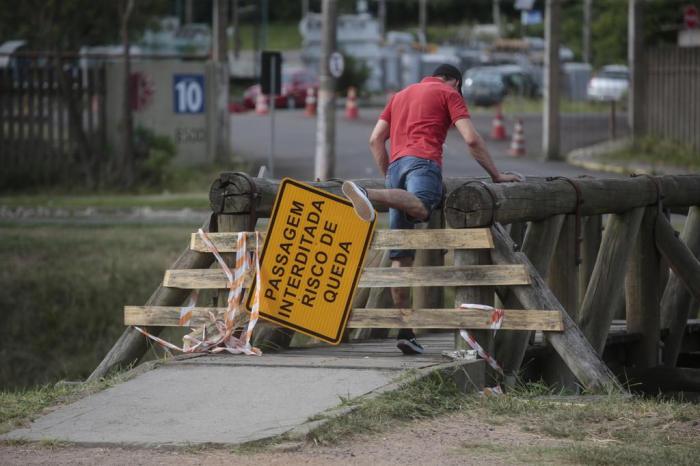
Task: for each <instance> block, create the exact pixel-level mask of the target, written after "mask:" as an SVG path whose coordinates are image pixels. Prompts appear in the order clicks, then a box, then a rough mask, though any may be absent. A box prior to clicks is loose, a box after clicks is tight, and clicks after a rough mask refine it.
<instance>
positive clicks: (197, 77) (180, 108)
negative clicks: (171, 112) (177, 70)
mask: <svg viewBox="0 0 700 466" xmlns="http://www.w3.org/2000/svg"><path fill="white" fill-rule="evenodd" d="M173 107H174V109H175V113H204V75H202V74H176V75H174V76H173Z"/></svg>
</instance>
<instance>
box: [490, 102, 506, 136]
mask: <svg viewBox="0 0 700 466" xmlns="http://www.w3.org/2000/svg"><path fill="white" fill-rule="evenodd" d="M491 139H494V140H496V141H505V140H506V139H508V134H506V127H505V126H504V125H503V114H502V113H501V106H500V105H499V106H498V107H496V116H495V117H494V118H493V121H492V122H491Z"/></svg>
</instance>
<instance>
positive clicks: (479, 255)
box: [455, 249, 493, 354]
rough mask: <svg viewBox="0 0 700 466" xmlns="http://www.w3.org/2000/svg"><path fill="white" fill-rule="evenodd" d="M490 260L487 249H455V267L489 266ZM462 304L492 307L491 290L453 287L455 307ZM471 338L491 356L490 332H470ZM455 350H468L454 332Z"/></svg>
mask: <svg viewBox="0 0 700 466" xmlns="http://www.w3.org/2000/svg"><path fill="white" fill-rule="evenodd" d="M490 263H491V258H490V255H489V251H488V249H470V250H468V249H455V266H462V265H484V264H490ZM463 303H470V304H485V305H487V306H493V288H491V287H483V286H482V287H477V286H458V287H455V307H459V306H460V305H461V304H463ZM470 333H471V334H472V336H473V337H474V338H475V339H476V341H478V342H479V344H480V345H481V347H482V348H484V349H485V350H486V351H488V352H489V353H490V354H493V348H492V347H493V338H492V333H491V331H488V330H479V331H471V332H470ZM455 349H470V348H469V345H467V342H465V341H464V339H463V338H462V337H461V336H460V335H459V331H456V332H455Z"/></svg>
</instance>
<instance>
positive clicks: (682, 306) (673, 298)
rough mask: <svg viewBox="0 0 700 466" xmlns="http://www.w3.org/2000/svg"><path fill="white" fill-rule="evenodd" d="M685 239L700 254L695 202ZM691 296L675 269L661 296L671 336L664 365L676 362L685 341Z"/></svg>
mask: <svg viewBox="0 0 700 466" xmlns="http://www.w3.org/2000/svg"><path fill="white" fill-rule="evenodd" d="M681 241H683V242H684V243H685V244H686V245H687V246H688V249H690V250H691V251H692V252H693V254H694V255H695V257H700V206H693V207H691V208H690V211H689V212H688V218H687V219H686V221H685V226H684V227H683V233H682V234H681ZM691 306H692V297H691V295H690V293H689V292H688V289H687V288H686V287H685V285H684V284H683V282H682V281H681V279H680V278H679V277H678V276H677V275H676V274H675V273H672V274H671V275H670V277H669V279H668V284H667V285H666V289H665V291H664V292H663V296H662V298H661V327H662V328H668V329H669V337H668V338H667V339H666V341H665V342H664V344H665V347H664V365H666V366H671V367H673V366H675V365H676V361H677V360H678V354H679V353H680V350H681V343H682V342H683V334H684V331H685V327H686V323H687V320H688V315H689V314H690V311H691Z"/></svg>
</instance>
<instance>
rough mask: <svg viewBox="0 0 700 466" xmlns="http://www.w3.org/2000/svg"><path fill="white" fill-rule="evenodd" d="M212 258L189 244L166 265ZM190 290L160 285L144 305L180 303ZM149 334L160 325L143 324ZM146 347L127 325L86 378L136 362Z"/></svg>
mask: <svg viewBox="0 0 700 466" xmlns="http://www.w3.org/2000/svg"><path fill="white" fill-rule="evenodd" d="M202 229H204V230H205V231H207V230H209V221H207V222H206V223H205V224H204V225H202ZM213 262H214V256H213V255H212V254H206V253H201V252H195V251H192V250H190V248H189V246H188V247H187V248H186V249H185V250H184V251H183V252H182V253H181V254H180V257H178V258H177V260H176V261H175V262H174V263H173V265H171V266H170V268H171V269H206V268H207V267H209V266H210V265H211V264H212V263H213ZM189 294H190V290H181V289H179V288H166V287H164V286H162V285H160V286H159V287H158V288H156V290H155V291H154V292H153V294H152V295H151V297H150V298H149V299H148V301H146V305H147V306H180V305H182V303H183V302H184V301H185V299H187V296H188V295H189ZM145 330H147V331H148V332H149V333H151V334H152V335H158V334H159V333H160V332H161V331H162V330H163V327H147V328H146V329H145ZM147 350H148V341H147V340H146V337H144V336H143V335H142V334H141V333H139V332H138V331H137V330H134V329H133V328H132V327H128V328H127V329H126V330H124V333H122V336H121V337H119V339H118V340H117V342H116V343H115V344H114V346H113V347H112V349H111V350H109V352H108V353H107V355H106V356H105V357H104V359H102V362H100V364H99V365H98V366H97V368H95V370H94V371H93V372H92V374H90V377H88V379H87V381H88V382H93V381H96V380H100V379H101V378H103V377H105V376H107V374H109V372H110V371H111V370H112V369H114V368H117V367H127V366H129V365H130V364H132V363H134V362H137V361H138V360H139V359H141V357H142V356H143V355H144V354H145V353H146V351H147Z"/></svg>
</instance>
